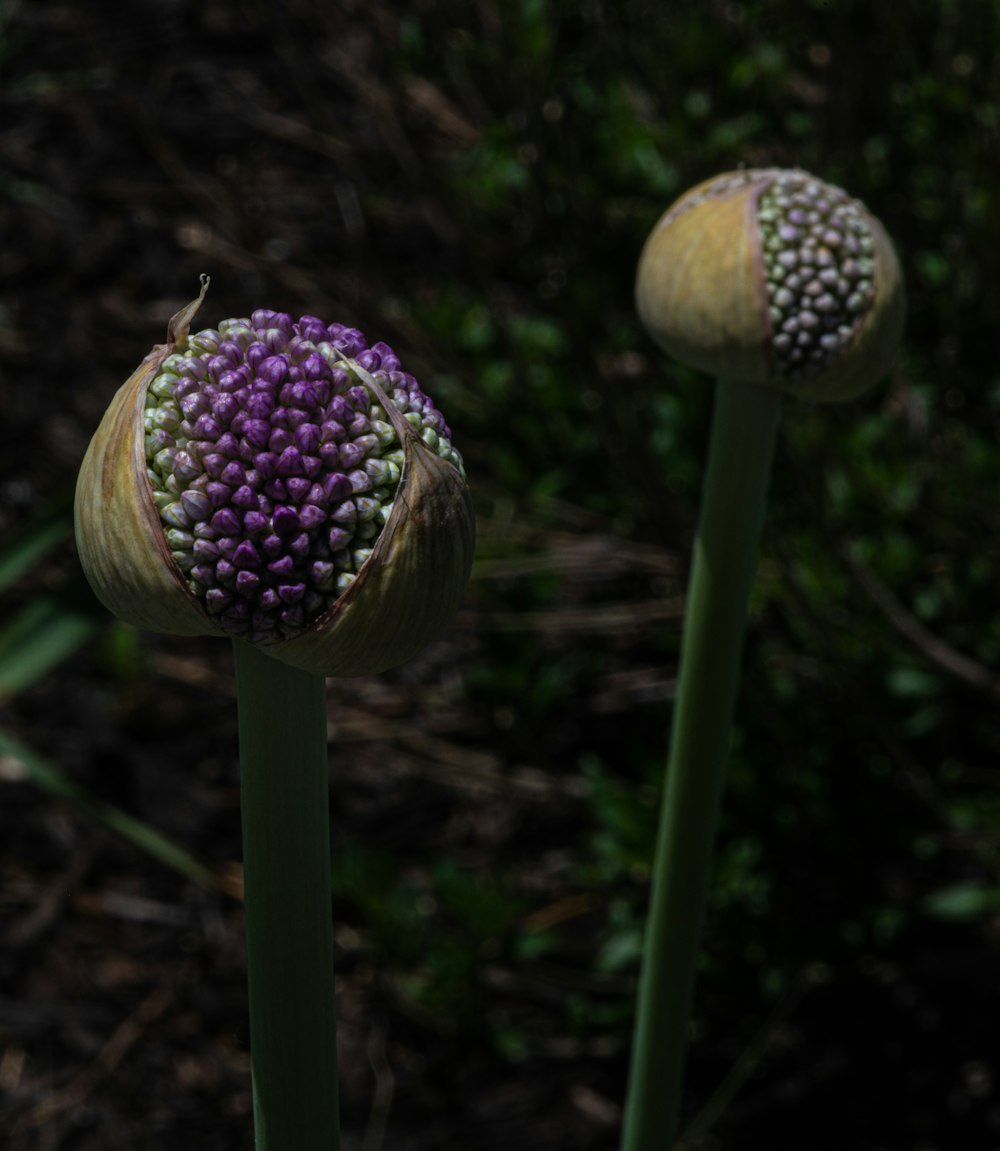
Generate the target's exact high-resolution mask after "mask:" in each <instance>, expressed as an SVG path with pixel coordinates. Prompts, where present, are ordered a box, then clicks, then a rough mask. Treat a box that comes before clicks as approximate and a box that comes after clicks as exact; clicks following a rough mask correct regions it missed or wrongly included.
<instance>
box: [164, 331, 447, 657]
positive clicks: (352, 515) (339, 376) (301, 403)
mask: <svg viewBox="0 0 1000 1151" xmlns="http://www.w3.org/2000/svg"><path fill="white" fill-rule="evenodd" d="M359 369H361V370H360V371H359ZM366 375H368V376H370V377H371V378H373V379H374V380H375V381H376V382H377V383H378V385H379V387H380V388H381V389H382V391H383V392H384V393H385V395H386V396H387V397H388V399H389V400H390V402H391V403H392V404H393V405H395V407H396V408H398V409H399V411H400V412H401V413H402V415H403V417H404V419H406V420H407V422H408V423H410V424H411V425H412V427H413V428H414V430H415V432H416V433H417V434H418V435H419V436H420V438H421V439H422V440H423V441H424V443H425V444H426V445H427V446H428V447H429V448H431V449H432V450H433V451H435V452H437V454H438V455H440V456H441V457H442V458H443V459H445V460H447V461H448V462H449V463H451V464H453V465H454V466H455V467H456V468H457V469H458V470H459V471H460V472H461V471H463V468H462V459H461V456H460V455H459V454H458V452H456V451H455V449H454V448H453V447H452V446H451V432H450V430H449V428H448V426H447V424H446V423H445V422H444V418H443V417H442V415H441V413H440V412H439V411H438V410H437V409H436V408H435V407H434V405H433V403H432V402H431V401H430V400H429V399H428V397H427V396H426V395H425V394H424V393H423V391H422V390H421V388H420V385H419V384H418V383H417V381H416V380H415V379H414V378H413V376H411V375H409V374H408V373H406V372H404V371H402V370H401V368H400V363H399V359H398V358H397V356H396V354H395V353H394V352H393V350H392V349H391V348H390V347H389V346H388V345H387V344H384V343H376V344H373V345H372V346H371V347H369V346H368V343H367V341H366V340H365V337H364V336H363V335H362V334H361V332H359V331H357V329H355V328H348V327H345V325H343V324H324V323H323V322H322V321H321V320H318V319H317V318H316V317H315V316H302V317H301V318H300V319H299V320H297V321H295V320H293V319H292V318H291V316H289V315H286V314H285V313H283V312H272V311H266V310H259V311H256V312H254V313H253V315H252V316H251V317H250V318H249V319H240V320H226V321H224V322H223V323H221V324H220V325H219V327H218V329H217V330H216V329H209V330H206V331H202V332H198V333H197V334H195V335H193V336H190V337H189V339H188V341H187V346H186V348H185V350H184V351H183V352H175V353H173V354H172V355H170V356H168V357H167V358H166V359H165V360H164V362H163V364H162V366H161V368H160V371H159V373H158V374H157V376H156V377H155V379H154V380H153V382H152V383H151V384H150V386H149V390H148V392H147V396H146V409H145V435H146V461H147V465H148V467H147V474H148V476H149V482H150V484H151V485H152V489H153V499H154V502H155V503H156V506H157V508H158V510H159V513H160V520H161V522H162V524H163V528H164V534H165V536H166V539H167V543H168V545H169V547H170V550H171V552H172V554H173V557H174V560H175V561H176V563H177V565H178V567H179V568H180V569H181V571H182V572H183V573H184V575H185V577H186V578H187V580H188V583H189V586H190V587H191V590H192V591H193V592H194V594H195V595H196V596H198V598H199V599H200V600H201V601H202V603H203V604H204V606H205V609H206V611H208V613H209V614H210V615H212V616H214V617H215V618H216V619H217V621H218V623H219V624H220V626H221V627H222V628H224V629H225V630H226V631H227V632H229V633H231V634H233V635H240V636H244V637H245V638H247V639H250V640H251V641H253V642H262V641H263V642H266V641H268V640H276V639H281V638H286V637H288V636H291V635H294V634H295V633H296V632H298V631H300V630H301V629H302V628H303V627H305V626H306V625H307V624H309V623H310V622H311V621H312V620H313V619H315V618H316V617H317V616H319V615H321V614H322V613H323V612H324V611H325V610H326V609H327V608H328V607H329V606H330V605H331V604H332V603H333V602H334V600H336V599H337V597H338V596H340V595H341V594H342V593H343V592H344V591H345V590H346V589H347V588H348V587H349V586H350V584H351V582H352V581H353V580H354V578H355V576H356V575H357V573H358V571H359V570H360V568H361V566H362V564H364V562H365V560H366V559H367V558H368V556H369V555H370V554H371V549H372V546H373V545H374V543H375V540H376V539H377V537H378V535H379V533H380V532H381V530H382V528H383V527H384V526H385V523H386V521H387V519H388V517H389V514H390V512H391V511H392V501H393V499H394V497H395V494H396V489H397V487H398V486H399V479H400V473H401V470H402V467H403V446H402V444H401V443H400V440H399V437H398V435H397V434H396V431H395V429H394V428H393V426H392V424H391V422H390V420H389V417H388V414H387V413H386V412H385V410H384V409H383V408H382V406H381V404H380V402H379V399H378V397H377V396H376V395H374V394H372V392H371V391H370V389H369V388H368V387H367V386H366V383H365V376H366Z"/></svg>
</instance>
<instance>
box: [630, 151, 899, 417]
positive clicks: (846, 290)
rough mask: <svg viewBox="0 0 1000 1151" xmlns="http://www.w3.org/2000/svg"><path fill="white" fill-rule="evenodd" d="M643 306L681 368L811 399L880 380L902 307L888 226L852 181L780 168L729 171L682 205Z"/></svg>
mask: <svg viewBox="0 0 1000 1151" xmlns="http://www.w3.org/2000/svg"><path fill="white" fill-rule="evenodd" d="M636 301H637V305H638V309H639V315H640V318H641V319H642V321H643V323H644V324H645V326H646V328H647V329H648V330H649V332H650V334H651V335H652V336H653V338H654V339H656V340H657V342H658V343H659V344H661V346H662V347H663V348H665V349H666V350H667V351H668V352H669V353H670V354H671V355H673V356H675V357H676V358H677V359H679V360H681V361H682V362H684V363H687V364H690V365H691V366H693V367H696V368H700V369H701V370H703V371H707V372H711V373H713V374H715V375H717V376H719V377H721V378H723V379H728V380H743V381H746V382H749V383H757V384H765V385H771V386H774V387H778V388H780V389H782V390H783V391H786V392H790V393H792V394H795V395H797V396H800V397H803V398H806V399H812V400H840V399H846V398H849V397H851V396H854V395H857V394H859V393H860V392H862V391H864V390H865V389H866V388H868V387H870V386H871V385H872V384H874V383H876V382H877V381H878V380H879V378H880V377H882V376H883V375H884V374H885V373H886V371H887V370H888V368H889V366H890V364H891V362H892V360H893V357H894V356H895V353H896V349H897V347H898V344H899V339H900V335H901V333H902V327H903V314H904V302H903V287H902V277H901V274H900V269H899V264H898V261H897V259H896V255H895V252H894V251H893V248H892V244H891V242H890V241H889V238H888V236H887V235H886V233H885V231H884V229H883V228H882V225H881V224H880V223H879V221H878V220H877V219H876V218H875V217H874V216H873V215H871V213H870V212H869V211H868V210H867V208H865V206H864V205H863V204H861V203H860V202H859V201H857V200H853V199H851V198H850V197H849V196H848V195H847V193H846V192H843V191H841V189H840V188H836V187H833V186H832V185H830V184H824V183H822V182H821V181H820V180H817V179H815V178H814V177H812V176H810V175H808V174H807V173H806V172H802V171H799V170H783V169H778V168H768V169H748V170H745V171H738V172H731V173H728V174H726V175H723V176H717V177H715V178H714V179H711V180H707V181H705V182H704V183H702V184H699V185H698V186H697V187H695V188H693V189H691V191H689V192H687V193H686V194H685V195H684V196H682V197H681V198H680V199H679V200H678V201H677V202H676V203H675V204H673V206H672V207H670V208H669V209H668V210H667V212H666V213H665V214H664V215H663V216H662V217H661V219H660V221H659V222H658V223H657V225H656V227H655V228H654V229H653V232H652V233H651V235H650V237H649V239H648V240H647V241H646V246H645V248H644V249H643V253H642V257H641V259H640V262H639V272H638V278H637V282H636Z"/></svg>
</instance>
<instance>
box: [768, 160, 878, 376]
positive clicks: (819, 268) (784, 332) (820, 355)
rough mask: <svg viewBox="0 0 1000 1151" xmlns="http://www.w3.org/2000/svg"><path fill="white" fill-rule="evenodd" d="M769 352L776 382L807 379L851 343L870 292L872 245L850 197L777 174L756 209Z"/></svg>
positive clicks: (861, 214) (797, 175) (790, 174)
mask: <svg viewBox="0 0 1000 1151" xmlns="http://www.w3.org/2000/svg"><path fill="white" fill-rule="evenodd" d="M757 220H758V223H759V226H760V232H761V241H762V244H763V252H764V270H765V276H766V278H767V296H768V304H769V307H770V320H771V350H772V355H773V357H774V366H775V369H776V371H777V373H778V375H780V376H781V377H782V378H783V379H787V380H800V379H807V378H808V377H810V376H814V375H816V374H818V373H819V372H821V371H823V370H824V369H826V368H828V367H829V366H830V365H831V363H832V362H833V361H834V360H835V359H837V358H838V357H839V356H840V354H841V353H842V352H843V351H844V350H845V349H846V348H847V346H848V345H849V344H850V343H851V341H852V340H853V339H854V337H855V335H856V334H857V331H858V329H859V327H860V325H861V322H862V321H863V319H864V316H865V313H866V312H867V310H868V308H869V307H870V305H871V303H872V300H873V298H874V293H875V259H874V252H875V245H874V240H873V238H872V234H871V230H870V228H869V227H868V223H867V221H866V219H865V215H864V211H863V209H862V207H861V205H860V204H859V203H858V202H857V200H852V199H851V198H850V197H849V196H848V195H847V193H846V192H843V191H841V189H840V188H836V187H834V186H833V185H831V184H823V183H821V182H820V181H819V180H815V179H813V178H812V177H811V176H807V175H805V174H804V173H802V172H780V173H779V174H778V175H777V176H776V177H775V179H774V180H773V182H772V183H771V184H770V185H769V187H768V188H767V190H766V191H765V192H764V194H763V195H762V196H761V198H760V201H759V203H758V206H757Z"/></svg>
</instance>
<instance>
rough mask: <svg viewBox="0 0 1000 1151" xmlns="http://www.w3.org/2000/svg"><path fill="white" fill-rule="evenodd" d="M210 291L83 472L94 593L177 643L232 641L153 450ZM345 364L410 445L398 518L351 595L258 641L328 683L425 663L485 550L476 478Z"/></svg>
mask: <svg viewBox="0 0 1000 1151" xmlns="http://www.w3.org/2000/svg"><path fill="white" fill-rule="evenodd" d="M207 288H208V278H207V277H202V288H201V292H200V293H199V295H198V298H197V299H196V300H193V301H192V302H191V303H190V304H188V305H187V306H186V307H184V308H182V309H181V310H180V311H179V312H178V313H177V314H176V315H175V316H174V317H173V318H172V319H171V320H170V323H169V324H168V326H167V342H166V343H165V344H159V345H157V346H156V347H154V348H153V349H152V351H150V353H149V355H147V356H146V358H145V359H144V360H143V361H142V363H141V364H140V365H139V367H138V368H137V369H136V370H135V372H133V374H132V375H131V376H130V377H129V379H128V380H126V382H125V383H124V384H123V385H122V387H121V388H120V389H119V390H118V392H117V393H116V395H115V396H114V398H113V399H112V401H111V404H110V405H109V407H108V409H107V412H106V413H105V415H104V418H103V420H102V421H101V424H100V427H99V428H98V429H97V432H96V433H95V435H94V438H93V440H92V441H91V443H90V447H89V448H88V450H87V454H86V456H85V457H84V461H83V464H82V466H81V469H80V475H79V479H78V481H77V489H76V504H75V521H76V538H77V546H78V549H79V553H80V559H81V562H82V564H83V569H84V572H85V573H86V576H87V579H88V580H89V582H90V585H91V587H92V588H93V589H94V592H95V594H96V595H97V597H98V599H100V601H101V602H102V603H103V604H104V605H105V607H107V608H108V610H109V611H111V612H113V613H114V614H115V615H116V616H118V617H119V618H120V619H122V620H124V621H125V622H127V623H130V624H133V625H134V626H135V627H138V628H142V629H146V630H149V631H157V632H163V633H166V634H169V635H218V636H225V637H226V638H229V636H228V633H227V632H225V631H224V630H223V629H222V628H221V626H220V625H219V624H218V623H217V622H216V620H215V619H214V618H213V617H212V616H211V615H210V614H209V613H208V612H207V611H206V610H205V608H204V606H203V605H202V603H201V601H200V600H199V599H198V597H197V596H196V595H195V594H194V592H193V591H192V590H191V588H190V586H189V584H188V582H187V579H186V578H185V576H184V573H183V572H182V571H181V570H180V568H179V567H178V566H177V564H176V562H175V561H174V558H173V556H172V555H171V550H170V547H169V545H168V544H167V540H166V537H165V535H164V531H163V527H162V524H161V521H160V517H159V513H158V511H157V508H156V504H155V503H154V500H153V489H152V487H151V485H150V482H149V478H148V476H147V463H146V454H145V429H144V412H145V404H146V392H147V389H148V387H149V385H150V384H151V383H152V382H153V380H154V379H155V378H156V376H157V374H158V373H159V370H160V368H161V366H162V364H163V361H164V360H165V359H166V358H167V357H168V356H169V355H171V354H172V353H173V352H182V351H183V350H184V348H185V347H186V344H187V338H188V333H189V330H190V326H191V321H192V320H193V318H194V316H195V314H196V313H197V311H198V309H199V307H200V306H201V303H202V301H203V300H204V298H205V292H206V290H207ZM344 363H345V366H347V367H349V368H350V370H351V371H352V372H353V373H355V375H357V377H358V378H359V379H360V380H361V382H362V383H363V384H364V385H365V387H367V388H368V389H369V391H370V392H371V394H372V398H373V400H375V401H376V402H377V403H378V404H380V405H381V407H382V408H383V409H384V411H385V412H386V418H387V419H388V420H389V421H390V422H391V423H392V426H393V428H394V429H395V431H396V434H397V436H398V437H399V440H400V443H401V444H402V446H403V458H404V462H403V467H402V469H401V473H400V479H399V487H398V489H397V491H396V494H395V498H394V499H393V505H392V511H391V512H390V514H389V518H388V520H387V521H386V523H385V526H384V527H383V529H382V531H381V533H380V534H379V535H378V537H377V539H376V541H375V543H374V545H373V547H372V551H371V555H370V556H369V557H368V559H367V560H366V561H365V563H364V564H363V565H362V566H361V568H360V569H359V571H358V573H357V576H356V578H355V579H354V581H353V582H352V583H351V585H350V587H348V588H347V590H346V591H344V592H343V593H342V594H341V595H340V596H339V597H338V598H337V599H336V600H335V601H334V602H333V603H332V604H331V605H330V606H329V607H328V608H327V609H326V610H325V611H324V612H323V613H322V614H321V615H319V616H318V617H317V618H316V619H314V620H312V622H310V623H309V624H307V625H306V626H305V627H303V628H302V630H301V631H299V632H297V633H296V634H295V635H294V636H292V637H290V638H287V639H277V640H274V641H271V642H267V643H258V644H257V645H256V646H257V647H258V648H260V649H262V650H264V651H266V652H267V654H268V655H270V656H273V657H274V658H275V659H277V660H280V661H282V662H283V663H287V664H290V665H291V666H293V667H297V668H301V669H302V670H303V671H307V672H311V673H313V674H315V675H322V676H358V675H371V674H374V673H376V672H380V671H384V670H386V669H387V668H390V667H394V666H396V665H397V664H400V663H403V662H404V661H406V660H408V659H410V658H411V657H412V656H414V655H416V654H417V653H418V652H419V651H420V650H421V649H422V648H423V647H425V646H426V645H427V643H429V642H430V641H431V640H432V639H434V638H435V637H436V636H437V635H438V634H439V633H440V632H441V631H442V629H443V628H444V627H445V626H446V624H447V623H448V622H449V621H450V620H451V618H452V617H453V615H454V614H455V612H456V610H457V608H458V606H459V602H460V600H461V598H462V595H463V593H464V591H465V588H466V585H467V583H468V579H469V574H470V571H471V568H472V557H473V551H474V548H475V514H474V511H473V507H472V499H471V496H470V493H469V488H468V485H467V484H466V482H465V479H464V477H463V476H462V475H461V473H460V472H459V471H458V470H457V468H455V467H454V466H453V465H452V464H450V463H449V462H448V461H446V460H444V459H442V458H441V457H440V456H438V455H437V453H436V452H433V451H432V450H431V449H430V448H428V447H427V445H426V444H425V443H424V442H423V441H422V440H421V439H420V437H419V436H418V435H417V434H416V433H415V432H414V430H413V428H412V427H411V426H410V424H409V423H408V422H407V421H406V420H405V419H404V418H403V415H402V413H401V412H400V411H399V409H398V408H397V407H396V406H395V404H394V403H393V402H392V401H391V400H390V399H389V398H388V397H387V396H386V394H385V392H384V391H383V390H382V388H381V387H380V386H379V384H378V383H377V381H376V380H375V379H374V378H373V377H372V376H371V375H370V374H369V373H368V372H367V371H365V369H364V368H363V367H361V366H360V365H359V364H357V363H356V362H355V361H353V360H348V359H346V358H345V360H344ZM236 642H240V643H242V642H247V641H244V640H237V641H236Z"/></svg>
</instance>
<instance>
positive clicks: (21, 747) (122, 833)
mask: <svg viewBox="0 0 1000 1151" xmlns="http://www.w3.org/2000/svg"><path fill="white" fill-rule="evenodd" d="M0 757H2V759H3V761H4V762H3V772H2V776H3V778H4V779H5V780H8V781H10V780H19V779H24V780H26V781H27V782H29V783H32V784H34V785H35V786H36V787H37V788H39V789H40V790H41V791H44V792H45V793H46V794H47V795H51V796H52V797H53V798H55V799H59V800H62V801H63V802H65V803H68V804H69V805H70V806H71V807H73V808H74V809H75V810H76V811H77V812H79V814H80V815H82V816H86V817H87V818H88V819H93V820H96V821H97V822H98V823H100V824H101V825H102V826H104V827H106V828H107V829H108V831H110V832H113V833H114V834H115V835H117V836H119V837H120V838H121V839H124V840H125V841H126V842H127V843H130V844H131V845H132V846H133V847H135V848H137V849H138V850H139V851H141V852H143V853H144V854H145V855H148V856H149V857H150V858H152V859H155V860H156V861H157V862H158V863H162V864H163V865H164V866H165V867H169V868H170V869H171V870H172V871H176V872H177V873H178V874H179V875H183V876H184V877H185V879H190V880H191V881H192V882H193V883H197V884H198V886H199V887H204V888H207V889H208V890H210V891H223V892H226V893H227V894H229V895H235V894H236V893H237V886H236V885H234V884H233V882H232V881H230V880H229V879H227V878H226V877H225V876H221V875H217V874H216V873H215V872H214V871H212V869H211V868H210V867H207V866H206V865H205V864H204V863H202V862H200V861H199V860H198V859H196V858H195V856H194V855H192V854H191V853H190V852H189V851H186V850H185V849H184V848H183V847H181V846H180V844H178V843H175V842H174V840H172V839H170V838H168V837H167V836H166V835H163V834H162V833H161V832H159V831H157V830H156V829H155V828H152V827H150V826H149V824H148V823H143V821H142V820H141V819H136V818H135V817H134V816H131V815H128V814H127V813H126V812H124V811H122V810H121V809H120V808H118V807H114V806H113V805H112V804H110V803H105V802H104V800H102V799H98V798H97V796H95V795H94V794H93V793H92V792H91V791H89V790H88V789H87V788H85V787H83V786H81V785H80V784H78V783H75V782H74V781H73V780H71V779H69V778H68V777H67V776H66V775H65V774H64V773H63V772H61V771H60V770H59V768H57V767H56V766H55V765H54V764H52V763H50V762H49V761H48V760H47V759H46V758H45V757H44V756H42V755H39V754H38V752H36V751H34V750H33V749H32V748H30V747H28V746H27V745H26V744H23V743H21V742H20V740H17V739H15V738H14V737H13V736H10V735H8V734H7V733H6V732H4V731H0Z"/></svg>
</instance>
